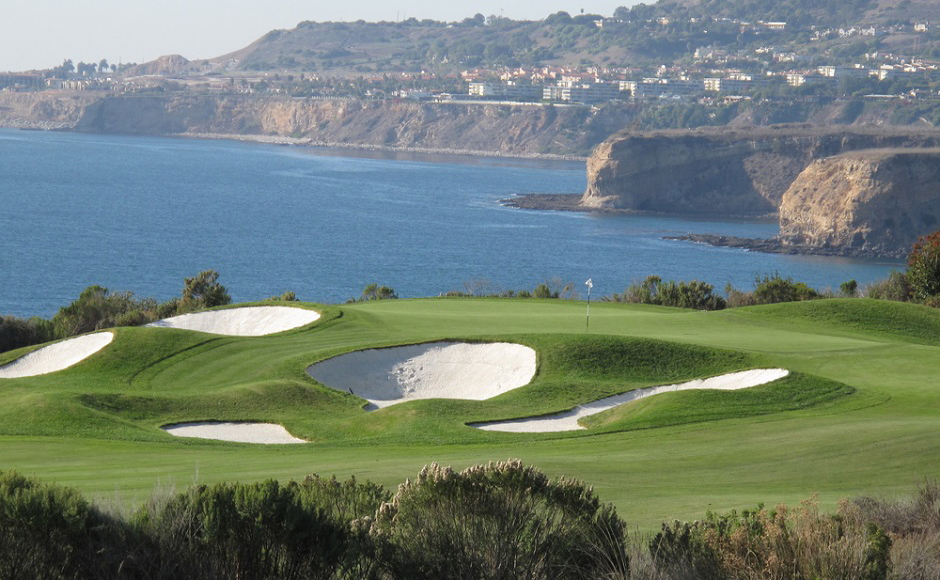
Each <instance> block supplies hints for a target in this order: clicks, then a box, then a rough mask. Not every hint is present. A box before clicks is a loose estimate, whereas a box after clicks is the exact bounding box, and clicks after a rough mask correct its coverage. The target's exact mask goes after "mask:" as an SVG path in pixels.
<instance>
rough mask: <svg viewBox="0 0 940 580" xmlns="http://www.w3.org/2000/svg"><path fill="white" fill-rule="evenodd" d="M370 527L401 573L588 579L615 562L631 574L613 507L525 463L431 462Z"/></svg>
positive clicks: (438, 579) (389, 566) (443, 577)
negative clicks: (464, 465) (457, 467)
mask: <svg viewBox="0 0 940 580" xmlns="http://www.w3.org/2000/svg"><path fill="white" fill-rule="evenodd" d="M372 535H373V537H375V539H376V542H377V544H378V546H379V550H380V554H381V556H382V562H383V565H384V567H385V571H386V572H387V574H388V575H389V577H390V578H393V579H401V580H405V579H407V580H424V579H428V580H430V579H434V580H449V579H464V578H487V579H494V580H497V579H502V580H541V579H546V580H547V579H579V580H580V579H584V580H587V579H594V578H602V577H604V575H605V574H608V573H610V572H612V570H610V567H611V563H612V562H619V563H620V565H621V566H622V569H621V570H620V572H621V573H622V574H623V576H626V572H627V570H626V566H627V561H626V558H625V553H624V543H623V540H624V524H623V522H622V521H621V520H620V519H619V518H618V517H617V515H616V513H615V511H614V509H613V507H611V506H608V505H603V504H601V503H600V502H599V501H598V499H597V498H596V497H595V496H594V494H593V492H592V491H591V490H590V489H588V488H586V487H585V486H584V485H582V484H581V483H578V482H576V481H570V480H564V479H561V480H555V481H552V480H549V479H548V477H546V476H545V475H544V474H543V473H541V472H540V471H538V470H536V469H535V468H532V467H526V466H523V465H522V464H521V463H520V462H519V461H507V462H500V463H490V464H488V465H485V466H483V465H480V466H475V467H470V468H468V469H465V470H464V471H462V472H459V473H458V472H455V471H453V470H451V469H450V468H447V467H440V466H438V465H436V464H432V465H430V466H427V467H425V468H424V469H423V470H421V473H419V474H418V478H417V479H416V480H414V481H406V482H405V483H404V484H402V485H400V486H399V488H398V493H397V494H396V495H395V497H394V498H393V500H392V502H391V503H388V504H384V505H383V506H382V508H381V509H380V510H379V513H378V515H377V516H376V520H375V523H374V525H373V527H372Z"/></svg>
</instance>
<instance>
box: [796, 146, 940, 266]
mask: <svg viewBox="0 0 940 580" xmlns="http://www.w3.org/2000/svg"><path fill="white" fill-rule="evenodd" d="M938 228H940V149H911V150H868V151H858V152H851V153H845V154H842V155H838V156H835V157H829V158H826V159H820V160H817V161H815V162H813V163H812V164H810V166H809V167H807V168H806V169H805V170H804V171H803V172H802V173H800V175H799V176H798V177H797V179H796V180H795V181H794V183H793V184H792V185H791V186H790V188H789V189H788V190H787V192H786V193H785V194H784V196H783V200H782V203H781V206H780V242H781V243H782V244H784V245H785V246H809V247H817V248H838V249H846V250H850V253H866V254H881V255H892V254H899V255H904V254H905V253H906V252H907V251H908V250H910V247H911V245H912V244H913V243H914V242H915V241H916V240H917V238H918V236H922V235H926V234H929V233H932V232H933V231H935V230H937V229H938Z"/></svg>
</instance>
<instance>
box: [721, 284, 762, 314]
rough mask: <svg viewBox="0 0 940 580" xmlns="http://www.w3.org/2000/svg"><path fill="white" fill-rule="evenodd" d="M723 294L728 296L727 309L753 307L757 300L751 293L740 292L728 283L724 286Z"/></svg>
mask: <svg viewBox="0 0 940 580" xmlns="http://www.w3.org/2000/svg"><path fill="white" fill-rule="evenodd" d="M725 294H726V295H727V296H728V299H727V305H728V308H740V307H742V306H754V305H755V304H757V300H756V299H755V298H754V294H753V293H752V292H741V291H740V290H738V289H737V288H735V287H734V286H732V285H731V283H730V282H729V283H728V284H727V285H725Z"/></svg>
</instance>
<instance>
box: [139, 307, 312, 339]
mask: <svg viewBox="0 0 940 580" xmlns="http://www.w3.org/2000/svg"><path fill="white" fill-rule="evenodd" d="M319 318H320V313H319V312H314V311H313V310H305V309H303V308H292V307H290V306H244V307H241V308H228V309H225V310H211V311H209V312H195V313H192V314H182V315H180V316H174V317H172V318H164V319H163V320H158V321H157V322H152V323H150V324H148V325H147V326H159V327H163V328H182V329H185V330H196V331H199V332H208V333H211V334H225V335H228V336H264V335H266V334H274V333H275V332H284V331H285V330H290V329H292V328H298V327H301V326H305V325H307V324H310V323H311V322H313V321H315V320H317V319H319Z"/></svg>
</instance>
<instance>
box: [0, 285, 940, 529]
mask: <svg viewBox="0 0 940 580" xmlns="http://www.w3.org/2000/svg"><path fill="white" fill-rule="evenodd" d="M272 304H274V305H277V306H282V307H291V308H294V309H301V310H304V311H308V314H309V316H307V317H306V318H304V319H303V320H304V323H303V325H301V326H298V327H296V328H292V329H288V330H282V331H276V330H278V329H277V328H275V329H274V330H275V332H273V333H270V334H265V335H263V336H246V335H241V336H229V335H225V334H217V333H213V332H211V327H201V330H210V332H206V331H201V330H188V329H186V328H182V327H179V326H178V325H177V326H174V325H173V324H163V325H157V326H153V325H151V326H147V327H121V328H116V329H110V332H113V339H111V340H110V341H106V340H104V339H102V340H99V341H98V342H99V343H101V345H100V346H98V345H96V348H97V350H95V351H94V352H92V353H91V354H89V355H88V356H86V357H85V358H84V359H82V360H81V361H80V362H77V363H76V364H73V365H71V366H68V367H67V368H64V369H62V370H56V371H55V372H46V373H44V374H36V375H34V376H20V377H13V378H0V393H2V401H3V404H2V405H0V470H4V471H9V470H16V471H17V472H18V473H21V474H23V475H28V476H35V477H37V478H39V479H41V480H42V481H44V482H49V483H57V484H62V485H67V486H71V487H74V488H76V489H77V490H79V491H81V492H82V493H83V494H85V495H86V496H87V497H89V498H93V499H95V500H96V501H99V502H104V503H108V502H114V503H117V504H123V505H126V506H129V507H134V506H137V505H140V504H141V503H142V502H144V501H146V499H147V498H149V497H151V495H153V494H154V493H155V491H158V490H161V489H162V490H168V489H176V490H180V489H184V488H186V487H188V486H191V485H193V484H194V483H215V482H222V481H230V482H234V481H238V482H254V481H261V480H265V479H268V478H276V479H278V480H283V481H286V480H291V479H294V480H299V479H302V478H303V477H304V476H306V475H307V474H311V473H317V474H320V475H321V476H331V475H335V476H336V477H337V478H340V479H343V478H347V477H349V476H351V475H354V476H355V477H356V478H357V479H358V480H360V481H364V480H371V481H374V482H376V483H379V484H382V485H384V486H386V487H387V488H389V489H394V487H395V486H397V485H398V484H399V483H401V482H403V481H405V480H406V479H408V478H413V477H414V476H415V474H417V473H418V471H419V470H420V469H421V468H422V467H423V466H424V465H426V464H429V463H431V462H437V463H439V464H441V465H451V466H453V467H454V468H455V469H458V468H461V469H462V468H464V467H467V466H470V465H475V464H480V463H485V462H488V461H498V460H505V459H508V458H514V459H520V460H522V461H523V462H524V463H526V464H530V465H535V466H537V467H538V468H539V469H541V470H543V471H544V472H545V473H546V474H548V475H549V476H552V477H554V476H562V475H563V476H567V477H571V478H577V479H580V480H582V481H584V482H585V483H587V484H589V485H592V486H593V487H594V490H595V492H596V493H597V495H598V496H599V497H600V499H601V500H602V501H605V502H611V503H613V504H614V505H615V506H616V508H617V512H618V514H619V515H620V516H621V517H622V518H623V519H624V520H625V521H626V522H627V524H628V526H630V527H631V528H638V529H640V530H654V529H657V528H658V527H659V525H660V524H661V523H662V522H666V521H672V520H674V519H683V520H694V519H697V518H700V517H702V516H703V514H704V513H705V512H706V511H718V512H724V511H727V510H730V509H742V508H747V507H753V506H755V505H757V504H760V503H764V504H767V505H775V504H778V503H788V504H797V503H798V502H800V501H801V500H804V499H806V498H808V497H810V496H811V495H812V494H818V497H819V501H820V504H821V505H822V506H823V507H824V508H827V509H829V508H833V507H834V506H835V505H836V502H837V501H838V500H839V499H840V498H844V497H851V496H854V495H858V494H871V495H876V496H885V497H893V496H897V495H901V494H904V493H908V492H910V491H911V490H912V489H913V488H914V487H915V486H917V485H918V484H919V483H922V482H923V481H924V480H925V478H927V479H930V478H936V477H938V476H940V437H938V433H940V414H938V413H937V409H938V396H940V310H938V309H935V308H928V307H925V306H921V305H917V304H910V303H898V302H890V301H883V300H870V299H861V298H852V299H826V300H813V301H805V302H793V303H783V304H773V305H763V306H750V307H744V308H733V309H727V310H721V311H712V312H705V311H695V310H687V309H677V308H667V307H659V306H646V305H637V304H621V303H606V302H601V303H592V304H591V305H590V321H589V326H588V324H587V320H586V316H585V315H586V304H585V303H584V302H583V301H567V300H551V299H542V300H540V299H497V298H455V299H449V298H434V299H412V300H372V301H366V302H358V303H350V304H343V305H324V304H313V303H298V302H274V303H272V302H265V303H252V304H239V305H232V306H230V307H226V308H225V309H223V311H224V310H227V309H237V308H240V307H241V308H243V307H245V306H260V305H266V306H270V305H272ZM309 311H312V312H309ZM316 314H319V316H316ZM426 343H444V344H446V345H450V344H458V345H459V344H470V345H477V344H479V345H484V344H487V345H508V346H509V347H515V348H517V350H519V351H520V352H523V351H524V352H526V353H527V352H534V355H535V367H534V374H532V372H531V371H530V372H529V374H528V375H524V379H523V380H521V381H519V384H513V385H507V386H505V388H501V389H496V390H495V391H494V392H493V393H490V394H487V395H486V397H482V396H481V397H471V396H466V397H461V396H460V388H461V387H460V378H461V376H462V372H461V371H460V369H461V368H463V367H461V365H469V364H470V363H471V362H472V360H471V361H469V362H468V361H467V360H465V359H463V358H461V359H460V360H456V359H455V360H456V362H453V361H452V367H447V369H445V370H444V371H442V372H440V373H439V374H440V375H441V377H443V378H439V379H435V380H441V381H443V380H444V379H445V378H448V377H449V379H452V380H454V381H456V382H455V383H454V385H456V386H446V385H445V386H440V387H435V388H436V389H437V391H434V392H438V393H445V395H446V398H437V396H429V397H427V398H425V397H419V396H412V395H408V396H403V397H402V400H400V401H399V400H397V399H396V400H395V401H394V402H389V401H382V402H379V403H378V404H373V403H374V401H375V400H378V399H376V397H379V396H380V395H381V393H380V394H379V395H375V393H374V390H370V388H371V386H372V385H369V384H363V383H361V382H360V383H357V385H358V384H362V387H361V390H360V388H359V387H355V386H354V387H350V386H339V385H332V384H325V383H321V382H320V381H319V380H317V379H315V378H314V376H317V372H316V370H315V369H316V366H315V365H317V364H320V363H323V362H324V361H329V360H334V361H338V360H340V357H341V355H348V353H354V352H356V351H364V350H366V351H368V352H379V353H382V352H383V350H384V349H387V348H388V347H399V346H407V345H423V344H426ZM42 346H43V345H37V346H31V347H27V348H22V349H18V350H14V351H10V352H5V353H2V354H0V371H2V369H3V368H4V367H5V366H9V367H11V368H12V365H11V363H14V361H17V360H19V359H22V358H23V357H25V356H26V355H28V354H29V353H31V352H34V351H37V350H38V349H40V348H41V347H42ZM522 347H525V348H522ZM369 349H383V350H378V351H372V350H369ZM467 352H471V353H473V352H476V351H472V350H471V351H467ZM513 352H515V351H513ZM37 355H38V353H37ZM461 356H470V357H471V358H472V356H475V355H473V354H470V355H463V354H462V355H461ZM481 356H482V355H481ZM487 356H490V355H487ZM373 358H375V357H373ZM25 360H26V359H23V361H24V362H25ZM510 362H512V361H510ZM14 364H15V363H14ZM486 364H487V365H489V366H493V365H507V364H509V363H504V362H494V363H489V362H488V363H486ZM513 364H514V363H513ZM334 366H336V365H334ZM358 366H361V364H360V363H356V364H346V365H345V366H343V365H340V366H338V367H336V368H339V369H340V370H342V369H343V368H348V369H356V368H358ZM336 368H334V369H333V370H332V371H331V372H333V373H334V374H335V373H336ZM467 368H469V367H467ZM455 369H456V370H455ZM756 369H779V371H778V372H777V374H775V375H774V376H773V377H771V378H772V379H773V380H770V381H769V382H765V383H763V384H758V385H757V386H747V388H738V389H736V390H710V389H696V390H676V391H675V392H663V393H661V394H655V396H647V397H644V398H642V399H641V400H636V401H633V402H629V403H626V404H621V405H617V406H613V407H612V408H609V409H606V410H603V411H600V412H597V413H595V414H591V415H590V416H589V417H585V418H583V419H581V420H580V422H579V424H578V428H576V429H574V430H568V431H550V430H546V431H542V432H502V431H497V430H484V429H479V428H474V425H475V424H478V423H487V422H496V421H510V420H519V419H525V418H537V417H544V416H549V415H553V414H558V413H562V412H566V411H569V410H571V409H574V408H576V407H579V406H582V405H586V404H588V403H592V402H594V401H599V400H601V399H604V398H606V397H612V396H615V395H621V394H624V393H627V392H629V391H633V390H635V389H641V388H647V387H656V386H663V385H675V384H679V383H684V382H687V381H693V380H696V379H708V378H712V377H719V376H722V375H726V374H729V373H740V372H741V371H751V370H756ZM484 370H485V369H484ZM470 372H471V371H469V370H468V371H467V373H468V374H469V373H470ZM472 372H473V373H477V374H480V373H483V371H478V370H473V371H472ZM483 374H485V373H483ZM2 376H3V375H2V374H0V377H2ZM475 376H476V375H475ZM480 376H483V375H482V374H481V375H480ZM530 377H531V378H530ZM778 377H779V378H778ZM323 380H324V381H327V379H323ZM359 380H360V381H362V380H366V379H359ZM481 380H482V379H481ZM357 391H359V394H356V393H357ZM366 393H370V394H369V395H366ZM360 395H362V396H360ZM382 396H384V395H382ZM438 396H443V395H438ZM473 399H479V400H473ZM202 422H208V425H210V426H211V425H212V424H214V423H218V422H229V423H264V424H271V425H275V426H281V427H283V428H284V430H286V432H287V433H289V435H290V436H291V437H292V438H295V439H298V440H302V442H303V443H302V444H291V445H280V444H260V443H240V442H232V441H220V440H213V439H203V438H195V437H189V436H186V437H180V436H174V435H173V434H171V433H169V432H167V431H166V430H165V428H170V427H172V426H174V425H178V424H192V423H197V424H198V423H202Z"/></svg>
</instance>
